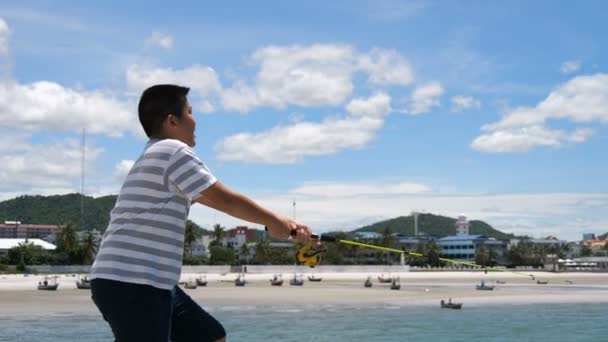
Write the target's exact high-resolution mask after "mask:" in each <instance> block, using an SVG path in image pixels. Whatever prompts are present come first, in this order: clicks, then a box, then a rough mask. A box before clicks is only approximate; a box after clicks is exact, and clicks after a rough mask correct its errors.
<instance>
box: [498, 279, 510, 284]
mask: <svg viewBox="0 0 608 342" xmlns="http://www.w3.org/2000/svg"><path fill="white" fill-rule="evenodd" d="M506 283H507V282H506V280H496V284H506Z"/></svg>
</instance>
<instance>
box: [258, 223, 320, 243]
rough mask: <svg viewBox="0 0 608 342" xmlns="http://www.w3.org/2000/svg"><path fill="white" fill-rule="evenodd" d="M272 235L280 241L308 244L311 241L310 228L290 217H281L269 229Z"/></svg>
mask: <svg viewBox="0 0 608 342" xmlns="http://www.w3.org/2000/svg"><path fill="white" fill-rule="evenodd" d="M268 231H269V232H270V234H271V235H272V236H274V237H276V238H279V239H289V238H291V239H292V240H293V241H296V242H301V243H306V242H308V240H309V239H310V234H312V233H311V231H310V228H308V226H307V225H305V224H302V223H298V222H296V221H294V220H292V219H290V218H288V217H279V218H278V220H277V221H276V223H275V224H274V225H271V226H269V227H268Z"/></svg>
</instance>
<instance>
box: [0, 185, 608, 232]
mask: <svg viewBox="0 0 608 342" xmlns="http://www.w3.org/2000/svg"><path fill="white" fill-rule="evenodd" d="M81 200H83V203H84V219H83V220H82V222H81V214H80V213H81V210H80V208H81V205H80V203H81ZM115 204H116V195H111V196H104V197H97V198H93V197H89V196H84V197H83V196H82V195H80V194H67V195H53V196H20V197H17V198H14V199H10V200H7V201H3V202H0V223H3V222H4V221H21V222H23V223H30V224H57V225H60V224H66V223H73V224H74V225H75V226H76V229H78V230H89V229H97V230H99V231H102V232H103V231H105V230H106V227H107V226H108V223H109V221H110V211H111V210H112V208H114V205H115ZM455 222H456V219H454V218H451V217H446V216H439V215H433V214H419V215H418V232H419V233H423V234H427V235H433V236H438V237H444V236H448V235H454V234H455V233H456V228H455V225H454V224H455ZM196 227H197V228H200V229H197V231H196V235H197V236H200V235H208V234H210V233H211V230H212V229H213V228H211V227H206V229H205V228H202V227H200V226H198V225H197V226H196ZM386 227H390V229H391V232H393V233H402V234H406V235H414V218H413V217H412V216H401V217H397V218H394V219H390V220H385V221H380V222H376V223H374V224H371V225H366V226H363V227H360V228H357V229H355V230H353V231H352V232H357V231H370V232H379V233H382V232H383V231H384V229H385V228H386ZM227 228H230V227H227ZM469 232H470V233H471V234H482V235H486V236H491V237H495V238H497V239H510V238H513V237H514V235H512V234H505V233H503V232H500V231H498V230H496V229H494V228H492V226H490V225H489V224H487V223H485V222H483V221H478V220H473V221H470V228H469ZM265 234H266V233H265V232H264V231H259V230H258V231H256V238H257V240H258V241H259V240H260V239H261V238H262V237H263V236H265ZM607 235H608V233H607V234H604V235H603V236H604V237H605V236H607Z"/></svg>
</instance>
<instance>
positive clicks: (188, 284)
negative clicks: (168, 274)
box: [184, 281, 197, 290]
mask: <svg viewBox="0 0 608 342" xmlns="http://www.w3.org/2000/svg"><path fill="white" fill-rule="evenodd" d="M184 288H186V289H189V290H194V289H196V288H197V284H196V281H187V282H186V283H185V284H184Z"/></svg>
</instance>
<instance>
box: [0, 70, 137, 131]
mask: <svg viewBox="0 0 608 342" xmlns="http://www.w3.org/2000/svg"><path fill="white" fill-rule="evenodd" d="M131 108H133V106H129V105H127V104H126V103H125V102H123V101H120V100H118V99H116V98H114V97H113V96H111V95H109V94H105V93H102V92H100V91H77V90H74V89H70V88H65V87H63V86H61V85H59V84H57V83H54V82H47V81H40V82H34V83H31V84H26V85H21V84H17V83H14V82H5V83H0V126H4V127H17V128H20V129H26V130H56V131H69V130H72V131H80V130H81V129H82V128H83V127H86V129H87V131H88V132H91V133H100V134H107V135H110V136H120V135H122V134H123V133H124V132H133V133H135V134H141V128H140V126H139V123H138V122H137V118H136V115H134V114H133V111H132V110H131Z"/></svg>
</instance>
